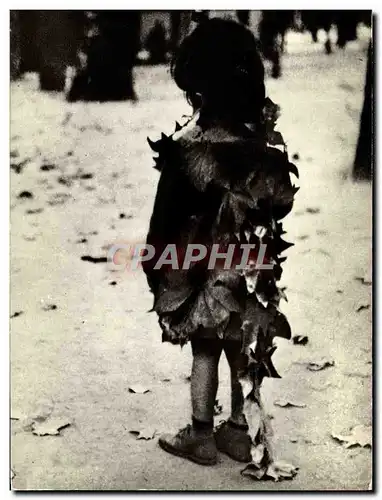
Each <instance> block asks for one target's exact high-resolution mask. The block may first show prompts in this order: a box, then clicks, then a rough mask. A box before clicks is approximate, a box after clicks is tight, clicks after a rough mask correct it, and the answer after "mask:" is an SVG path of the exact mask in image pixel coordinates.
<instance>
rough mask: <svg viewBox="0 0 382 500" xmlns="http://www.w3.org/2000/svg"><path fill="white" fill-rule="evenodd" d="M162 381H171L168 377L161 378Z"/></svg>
mask: <svg viewBox="0 0 382 500" xmlns="http://www.w3.org/2000/svg"><path fill="white" fill-rule="evenodd" d="M162 382H171V379H170V378H162Z"/></svg>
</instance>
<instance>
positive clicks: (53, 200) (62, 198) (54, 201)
mask: <svg viewBox="0 0 382 500" xmlns="http://www.w3.org/2000/svg"><path fill="white" fill-rule="evenodd" d="M69 198H71V195H70V194H68V193H56V194H54V195H52V196H51V197H50V199H49V200H48V205H52V206H54V205H63V204H64V203H65V202H66V201H68V199H69Z"/></svg>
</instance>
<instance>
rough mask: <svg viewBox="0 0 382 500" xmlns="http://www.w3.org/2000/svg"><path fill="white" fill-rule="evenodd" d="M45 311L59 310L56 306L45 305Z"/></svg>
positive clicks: (43, 308)
mask: <svg viewBox="0 0 382 500" xmlns="http://www.w3.org/2000/svg"><path fill="white" fill-rule="evenodd" d="M41 309H42V310H43V311H55V310H56V309H57V306H56V304H45V305H43V306H42V308H41Z"/></svg>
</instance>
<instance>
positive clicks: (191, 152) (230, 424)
mask: <svg viewBox="0 0 382 500" xmlns="http://www.w3.org/2000/svg"><path fill="white" fill-rule="evenodd" d="M172 73H173V77H174V79H175V82H176V84H177V85H178V87H180V88H181V89H182V90H183V91H185V92H186V95H187V98H188V100H189V102H190V103H191V104H192V105H193V107H194V110H195V111H196V112H197V114H198V116H197V120H196V123H194V124H192V123H189V124H188V126H187V127H185V128H184V129H182V130H180V131H179V125H177V128H176V132H177V135H178V137H177V138H176V140H174V139H173V137H166V136H164V135H162V139H161V140H160V141H158V142H157V143H151V145H152V148H153V149H154V151H156V152H158V153H159V157H158V158H157V159H156V163H157V167H156V168H157V169H158V170H159V171H160V172H161V176H160V180H159V184H158V190H157V195H156V199H155V205H154V210H153V214H152V217H151V222H150V229H149V233H148V236H147V244H150V245H153V246H154V247H155V250H156V253H155V257H154V258H153V259H151V260H150V261H146V262H144V263H143V264H144V271H145V273H146V275H147V279H148V283H149V286H150V289H151V291H152V293H153V294H154V297H155V300H154V310H155V311H156V312H157V314H158V316H159V324H160V326H161V329H162V340H163V341H169V342H171V343H173V344H180V345H181V346H182V345H184V344H185V343H186V342H188V341H189V340H190V341H191V347H192V353H193V365H192V374H191V401H192V424H191V425H188V426H187V427H186V428H184V429H182V430H181V431H179V433H178V434H176V435H174V436H172V435H165V436H162V437H161V438H160V440H159V444H160V446H161V447H162V448H163V449H164V450H165V451H167V452H169V453H172V454H174V455H178V456H180V457H184V458H187V459H189V460H192V461H194V462H196V463H198V464H202V465H213V464H215V463H216V462H217V450H220V451H222V452H224V453H226V454H228V455H229V456H230V457H232V458H233V459H235V460H237V461H239V462H251V460H252V463H251V466H250V468H249V469H248V467H247V470H248V471H249V473H250V475H252V476H255V477H264V478H265V477H267V476H271V477H274V476H275V474H276V472H275V469H274V468H273V469H272V464H273V459H272V456H271V452H270V449H269V443H268V441H267V432H268V431H267V425H268V424H267V419H266V416H265V414H264V412H263V408H262V405H261V400H260V393H259V388H260V384H261V381H262V379H263V377H264V376H275V377H279V375H278V374H277V372H276V370H275V368H274V366H273V365H272V362H271V355H272V353H273V352H274V350H275V347H274V346H273V337H274V336H276V335H278V336H283V337H285V338H290V329H289V325H288V323H287V321H286V319H285V318H284V316H283V315H282V314H281V313H280V312H279V310H278V303H279V300H280V297H281V296H282V294H283V292H282V291H281V290H279V289H278V288H277V286H276V280H278V279H280V276H281V265H280V264H281V262H282V261H283V260H285V257H284V258H282V257H279V253H281V252H282V251H283V250H285V249H286V248H288V247H289V246H290V244H289V243H286V242H284V241H283V240H282V239H281V238H280V235H281V234H282V233H283V232H282V226H281V223H279V222H277V221H278V220H280V219H281V218H283V217H285V215H287V214H288V213H289V212H290V210H291V208H292V204H293V196H294V193H295V192H296V190H297V189H295V188H294V187H293V186H292V185H291V182H290V177H289V172H290V171H293V172H294V173H296V175H297V169H296V167H295V166H294V165H292V164H291V163H289V162H288V158H287V154H286V152H285V151H284V152H282V151H280V150H278V149H277V148H275V147H271V146H270V145H269V143H270V142H271V143H273V144H276V143H282V137H281V135H280V134H279V133H278V132H274V131H273V127H274V124H275V119H276V118H277V117H275V116H274V115H275V110H274V109H273V108H272V104H273V103H271V101H269V100H268V101H267V100H266V98H265V87H264V67H263V63H262V61H261V59H260V56H259V53H258V50H257V47H256V42H255V39H254V37H253V35H252V34H251V32H250V31H249V30H248V29H247V28H245V27H244V26H243V25H241V24H239V23H236V22H234V21H228V20H222V19H211V20H204V21H203V22H200V23H199V24H198V25H197V27H196V28H195V29H194V31H193V32H192V33H191V34H190V35H189V36H188V37H186V38H185V40H184V41H183V43H182V45H181V47H180V49H179V51H178V54H177V57H176V59H175V61H174V63H173V67H172ZM267 102H268V109H267V112H268V113H270V114H268V115H267V114H266V113H265V112H264V106H265V105H266V103H267ZM270 103H271V104H270ZM269 104H270V106H269ZM273 107H274V108H275V105H273ZM168 244H173V245H176V249H177V251H178V254H179V255H180V257H184V253H185V252H187V248H188V245H190V244H199V245H203V246H205V247H206V248H208V249H209V251H211V248H212V245H213V244H215V245H216V244H219V245H220V252H222V251H223V249H227V248H228V245H232V244H234V245H235V259H234V265H231V266H230V267H229V268H228V269H225V268H224V267H223V264H224V262H223V264H220V265H219V263H217V265H215V266H214V268H213V269H209V267H210V266H208V262H209V261H208V259H203V260H198V261H196V262H192V263H191V264H190V266H189V269H185V268H183V267H187V266H182V265H180V266H179V267H180V268H179V269H175V268H174V266H170V265H165V266H160V267H159V268H158V266H155V264H156V263H157V262H158V258H159V256H160V255H161V251H162V250H163V249H164V248H165V247H166V245H168ZM241 244H252V245H253V244H255V245H256V247H255V250H253V251H252V252H250V253H249V258H248V265H246V266H245V267H244V269H237V267H238V266H237V264H238V263H239V262H241V260H240V259H241V258H242V257H243V251H242V250H241V247H240V245H241ZM259 244H263V245H266V253H265V259H264V262H265V263H268V269H257V268H256V267H255V266H254V265H253V262H254V260H255V258H256V256H257V252H258V250H256V248H257V247H258V246H259ZM237 249H239V254H238V253H237V251H236V250H237ZM180 260H181V259H180ZM269 264H270V265H269ZM175 267H177V266H175ZM270 267H271V269H269V268H270ZM222 351H224V352H225V355H226V357H227V360H228V363H229V366H230V371H231V389H232V397H231V401H232V408H231V416H230V418H229V420H228V421H227V422H224V423H223V424H222V425H221V426H220V427H219V428H218V429H217V430H216V433H215V435H214V433H213V415H214V403H215V396H216V392H217V388H218V364H219V359H220V356H221V353H222ZM254 408H255V409H256V411H258V413H259V415H260V419H259V421H258V423H257V424H255V423H254V420H253V419H251V418H249V413H248V412H252V414H253V409H254ZM255 451H256V453H257V455H256V453H254V452H255ZM259 453H260V454H259ZM255 455H256V456H258V460H257V461H256V460H255V459H254V456H255ZM260 455H261V456H260ZM272 474H273V475H272ZM285 474H287V473H285ZM293 474H294V472H293V473H290V475H289V476H288V477H291V476H292V475H293Z"/></svg>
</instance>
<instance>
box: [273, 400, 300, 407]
mask: <svg viewBox="0 0 382 500" xmlns="http://www.w3.org/2000/svg"><path fill="white" fill-rule="evenodd" d="M273 404H274V405H276V406H281V408H290V407H293V406H295V407H296V408H306V404H305V403H301V402H299V401H289V400H288V399H277V400H276V401H274V403H273Z"/></svg>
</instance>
